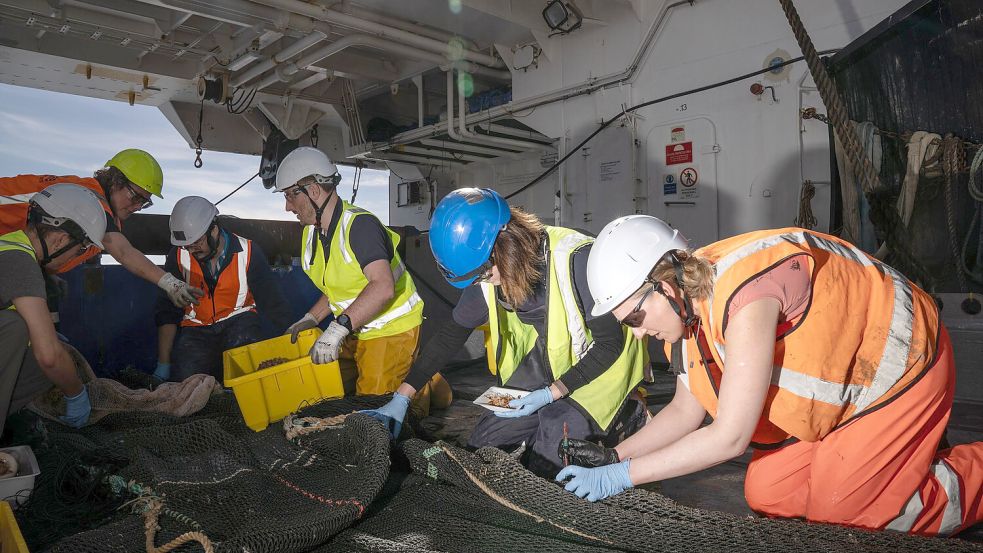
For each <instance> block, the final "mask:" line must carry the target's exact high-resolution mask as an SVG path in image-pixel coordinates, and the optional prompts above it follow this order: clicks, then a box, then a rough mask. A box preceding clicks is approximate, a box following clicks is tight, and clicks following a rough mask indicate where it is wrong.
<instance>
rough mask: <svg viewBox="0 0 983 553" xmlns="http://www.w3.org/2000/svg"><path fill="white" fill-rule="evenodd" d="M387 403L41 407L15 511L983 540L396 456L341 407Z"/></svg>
mask: <svg viewBox="0 0 983 553" xmlns="http://www.w3.org/2000/svg"><path fill="white" fill-rule="evenodd" d="M387 399H388V398H387V397H367V398H366V397H355V398H346V399H343V400H337V401H326V402H322V403H318V404H316V405H313V406H309V407H307V408H305V409H302V410H301V411H300V412H299V413H297V414H295V415H293V416H290V417H287V418H286V419H285V422H284V423H282V424H276V425H271V426H270V427H269V428H267V429H266V430H264V431H263V432H253V431H251V430H249V429H248V428H247V427H245V426H244V425H243V423H242V420H241V416H240V414H239V411H238V408H237V406H236V404H235V401H234V399H232V397H231V396H230V395H229V394H221V395H218V396H215V397H213V398H212V399H211V401H209V403H208V405H207V406H206V407H205V408H204V409H202V410H201V411H200V412H198V413H196V414H194V415H192V416H189V417H183V418H181V417H173V416H169V415H164V414H159V413H150V412H134V413H113V414H110V415H107V416H106V417H105V418H103V420H102V421H100V422H99V424H97V425H94V426H90V427H87V428H84V429H82V430H79V431H74V430H71V429H68V428H66V427H64V426H62V425H58V424H55V423H52V422H50V421H47V420H44V419H36V421H35V426H34V430H35V432H34V435H35V436H36V438H37V441H36V443H35V444H34V446H35V451H36V452H37V453H38V458H39V461H40V462H41V465H42V474H41V476H40V478H39V482H38V486H37V488H36V490H35V493H34V495H32V496H31V499H30V501H29V502H28V503H27V504H26V505H25V506H23V507H22V508H21V509H20V510H18V511H17V517H18V520H19V522H20V525H21V528H22V530H24V532H25V537H26V538H27V540H28V543H29V544H30V546H31V548H32V549H31V550H32V551H34V552H35V553H39V552H41V551H52V552H58V553H61V552H73V553H74V552H80V553H86V552H96V551H99V552H102V551H119V552H133V553H142V552H153V553H157V552H160V553H163V552H164V551H169V550H174V551H180V552H192V551H194V552H200V551H203V550H204V551H230V552H231V551H237V552H249V553H263V552H301V551H313V552H316V553H328V552H353V551H364V552H404V551H423V552H428V551H432V552H437V551H440V552H452V551H466V552H471V551H489V552H498V551H501V552H512V551H537V553H551V552H554V551H556V552H561V551H562V552H572V553H581V552H600V551H646V552H647V551H735V550H741V551H744V552H748V553H753V552H758V551H761V552H768V553H773V552H774V551H790V552H791V551H830V552H835V553H842V552H843V551H874V552H880V551H883V552H892V553H893V552H899V551H919V552H922V551H924V552H934V551H939V552H942V551H945V552H956V553H958V552H962V551H983V546H980V545H978V544H973V543H969V542H965V541H962V540H958V539H952V540H943V539H927V538H917V537H911V536H907V535H903V534H897V533H891V532H868V531H864V530H857V529H850V528H841V527H835V526H830V525H820V524H810V523H804V522H798V521H782V520H770V519H762V518H754V517H739V516H734V515H728V514H724V513H718V512H710V511H704V510H700V509H694V508H689V507H684V506H681V505H678V504H676V503H674V502H673V501H672V500H670V499H668V498H666V497H664V496H662V495H661V494H658V493H653V492H649V491H644V490H630V491H628V492H626V493H624V494H620V495H618V496H615V497H613V498H610V499H608V500H605V501H603V502H599V503H589V502H587V501H585V500H582V499H579V498H577V497H576V496H574V495H573V494H570V493H568V492H566V491H565V490H563V488H562V487H561V486H559V485H557V484H556V483H554V482H552V481H549V480H545V479H542V478H539V477H536V476H534V475H533V474H532V473H530V472H529V471H527V470H526V469H525V468H523V467H522V465H521V464H520V463H519V462H518V461H517V460H516V459H514V458H513V457H512V456H510V455H509V454H507V453H505V452H503V451H500V450H497V449H493V448H483V449H480V450H478V451H476V452H468V451H465V450H463V449H459V448H457V447H455V446H452V445H448V444H446V443H444V442H437V443H431V442H428V441H424V440H421V439H418V438H414V437H411V438H409V439H407V440H404V441H402V442H400V445H399V446H398V447H397V449H396V450H395V451H394V452H393V455H392V457H390V440H389V436H388V434H387V432H386V430H385V429H384V428H383V426H382V425H381V424H378V423H377V422H376V421H374V420H372V419H370V418H368V417H366V416H363V415H350V416H345V415H348V414H349V413H351V412H352V411H354V410H359V409H365V408H373V407H378V406H380V405H381V404H383V403H384V402H385V401H386V400H387ZM410 422H411V423H412V422H413V421H410ZM408 426H412V424H411V425H408ZM404 428H407V427H404ZM407 433H408V434H413V431H412V430H407ZM288 436H289V438H288ZM391 462H392V464H390V463H391ZM182 540H183V541H182ZM165 544H166V545H167V546H169V547H170V546H177V547H175V548H174V549H167V548H164V547H163V546H165Z"/></svg>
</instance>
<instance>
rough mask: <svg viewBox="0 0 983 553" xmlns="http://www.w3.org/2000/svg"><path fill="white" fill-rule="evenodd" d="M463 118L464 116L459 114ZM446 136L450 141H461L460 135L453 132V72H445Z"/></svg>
mask: <svg viewBox="0 0 983 553" xmlns="http://www.w3.org/2000/svg"><path fill="white" fill-rule="evenodd" d="M461 117H464V114H463V113H462V114H461ZM447 136H449V137H451V140H456V141H458V142H460V141H461V135H459V134H457V131H455V130H454V72H453V71H451V70H450V69H448V70H447Z"/></svg>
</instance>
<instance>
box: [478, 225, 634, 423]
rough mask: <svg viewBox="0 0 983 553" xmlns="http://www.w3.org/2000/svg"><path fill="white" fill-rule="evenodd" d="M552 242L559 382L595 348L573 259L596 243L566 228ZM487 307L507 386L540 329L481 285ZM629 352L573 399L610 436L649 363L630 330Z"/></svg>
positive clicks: (551, 337) (551, 324) (552, 328)
mask: <svg viewBox="0 0 983 553" xmlns="http://www.w3.org/2000/svg"><path fill="white" fill-rule="evenodd" d="M546 231H547V235H548V240H549V251H548V255H549V263H548V264H547V265H548V274H547V275H546V277H547V283H548V290H547V296H546V297H547V302H548V303H547V306H546V334H547V335H546V347H545V351H544V352H543V353H544V354H545V355H547V357H548V359H547V361H548V362H549V367H550V370H551V371H552V377H553V379H554V380H556V379H558V378H560V377H561V376H563V375H564V374H566V373H567V371H569V370H570V368H571V367H573V366H574V365H575V364H576V363H577V362H579V361H580V360H581V359H582V358H583V357H584V356H585V355H587V353H588V352H589V351H590V348H591V347H592V346H593V344H594V340H593V337H592V336H591V334H590V329H589V328H587V324H586V322H585V320H584V315H583V312H582V311H581V309H580V304H579V302H578V301H577V292H576V288H575V286H574V283H573V278H572V266H571V264H572V256H573V254H574V252H575V251H576V250H578V249H579V248H581V247H583V246H585V245H587V244H590V243H591V242H592V241H593V239H592V238H590V237H588V236H585V235H583V234H580V233H578V232H576V231H573V230H570V229H565V228H561V227H547V228H546ZM481 290H482V293H483V294H484V297H485V303H486V305H487V306H488V324H489V331H490V333H489V334H490V339H491V343H492V351H494V352H496V356H497V358H496V366H497V368H498V375H499V379H500V381H501V382H502V383H503V384H508V381H509V379H510V378H512V376H513V375H514V374H516V372H517V371H519V370H522V367H521V363H522V360H523V359H524V358H525V356H526V355H527V354H528V353H529V352H530V351H531V350H532V348H533V346H534V345H535V342H536V340H537V339H538V334H537V332H536V329H535V327H533V326H532V325H528V324H525V323H523V322H522V321H521V320H519V317H518V316H517V315H516V314H515V312H513V311H508V310H506V309H505V308H504V307H502V306H501V305H499V303H498V300H497V299H496V297H495V287H494V286H492V285H491V284H488V283H482V284H481ZM622 331H623V339H624V346H623V347H622V351H621V354H620V355H619V357H618V359H616V360H615V361H614V363H612V364H611V366H610V367H608V369H607V370H605V371H604V372H603V373H602V374H601V375H600V376H598V377H597V378H595V379H594V380H592V381H591V382H589V383H587V384H585V385H584V386H582V387H581V388H579V389H577V390H575V391H574V392H573V393H572V394H571V395H570V399H571V400H573V401H574V402H575V403H576V404H577V405H579V406H580V407H581V408H583V409H584V410H585V411H586V412H587V413H588V414H589V415H590V417H591V418H593V419H594V421H595V422H596V423H597V424H598V426H600V427H601V429H603V430H607V429H608V427H609V426H610V424H611V422H612V421H613V420H614V417H615V416H616V415H617V413H618V410H619V409H620V408H621V406H622V404H623V403H624V401H625V398H626V397H627V396H628V393H629V392H631V390H633V389H634V387H635V386H636V385H637V384H638V383H639V382H641V380H642V376H643V374H644V368H645V365H646V364H647V363H648V358H647V351H646V348H645V344H644V342H642V341H640V340H636V339H635V338H634V336H632V334H631V332H630V329H628V328H626V327H622Z"/></svg>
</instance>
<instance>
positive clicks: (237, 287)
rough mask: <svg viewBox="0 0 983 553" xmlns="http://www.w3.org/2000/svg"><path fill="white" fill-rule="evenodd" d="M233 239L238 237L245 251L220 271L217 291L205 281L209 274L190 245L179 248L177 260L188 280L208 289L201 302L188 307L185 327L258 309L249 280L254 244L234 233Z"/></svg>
mask: <svg viewBox="0 0 983 553" xmlns="http://www.w3.org/2000/svg"><path fill="white" fill-rule="evenodd" d="M229 238H230V239H232V240H238V241H239V245H240V246H241V248H242V250H241V251H239V252H236V253H235V254H234V255H233V256H232V259H231V260H229V264H228V265H227V266H226V267H225V268H224V269H223V270H222V272H221V273H219V275H218V281H217V282H216V284H215V289H214V290H213V289H211V288H210V287H209V286H208V284H207V283H206V282H205V275H204V273H203V272H202V270H201V265H199V264H198V260H197V259H195V256H193V255H191V253H190V252H188V250H187V249H186V248H178V250H177V262H178V267H179V268H180V271H181V274H182V275H183V276H184V280H185V281H186V282H187V283H188V284H189V285H190V286H193V287H195V288H200V289H201V290H204V291H205V295H204V296H202V297H201V299H200V303H199V304H198V305H194V304H191V305H188V306H187V307H185V308H184V319H183V320H182V321H181V326H207V325H212V324H215V323H217V322H219V321H224V320H225V319H228V318H230V317H234V316H236V315H238V314H240V313H245V312H246V311H256V301H255V300H253V293H252V291H251V290H250V289H249V283H248V282H247V279H246V272H247V271H248V270H249V259H250V257H251V256H252V251H253V243H252V241H251V240H247V239H245V238H243V237H241V236H237V235H235V234H232V233H231V232H230V233H229Z"/></svg>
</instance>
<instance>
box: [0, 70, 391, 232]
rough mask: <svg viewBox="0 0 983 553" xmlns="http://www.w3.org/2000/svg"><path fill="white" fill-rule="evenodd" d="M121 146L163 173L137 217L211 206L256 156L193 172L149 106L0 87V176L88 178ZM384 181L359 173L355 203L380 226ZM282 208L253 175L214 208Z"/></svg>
mask: <svg viewBox="0 0 983 553" xmlns="http://www.w3.org/2000/svg"><path fill="white" fill-rule="evenodd" d="M257 140H258V138H257ZM125 148H140V149H143V150H146V151H148V152H150V154H151V155H153V156H154V157H155V158H157V161H158V162H159V163H160V165H161V169H163V171H164V191H163V193H164V199H159V198H156V197H155V198H154V205H152V206H151V207H150V208H148V209H146V210H145V211H143V212H142V213H158V214H170V212H171V208H173V207H174V203H175V202H177V200H179V199H181V198H183V197H184V196H191V195H197V196H204V197H206V198H208V199H209V200H211V201H213V202H215V201H218V200H219V199H221V198H222V197H223V196H225V195H226V194H228V193H229V192H231V191H232V190H234V189H235V188H236V187H237V186H239V185H240V184H242V183H243V182H244V181H245V180H246V179H248V178H249V177H251V176H252V175H254V174H255V173H256V172H257V171H258V170H259V156H249V155H242V154H230V153H225V152H211V151H207V150H206V151H205V152H204V153H203V154H202V160H203V162H204V165H203V166H202V168H201V169H196V168H195V167H194V159H195V153H194V150H193V149H191V148H189V147H188V145H187V143H186V142H185V141H184V139H183V138H181V135H180V134H178V132H177V130H175V129H174V127H173V126H171V124H170V123H169V122H168V121H167V119H166V118H165V117H164V115H163V114H162V113H161V112H160V110H158V109H157V108H155V107H151V106H141V105H135V106H130V105H128V104H127V103H125V102H117V101H110V100H101V99H95V98H88V97H83V96H74V95H71V94H63V93H59V92H49V91H46V90H39V89H34V88H25V87H19V86H12V85H6V84H0V176H14V175H21V174H54V175H78V176H92V173H93V172H94V171H95V170H96V169H99V168H100V167H102V164H103V163H105V162H106V160H108V159H110V158H111V157H112V156H113V155H114V154H115V153H116V152H118V151H119V150H123V149H125ZM339 170H340V171H341V175H342V180H341V184H340V185H339V186H338V192H339V194H340V195H341V197H342V198H344V199H348V200H350V199H351V192H352V182H353V181H352V179H353V174H354V169H352V168H351V167H346V166H340V167H339ZM388 183H389V173H388V171H377V170H371V169H365V170H363V171H362V179H361V184H360V186H359V192H358V198H357V200H356V203H357V204H358V205H359V206H361V207H363V208H365V209H367V210H369V211H371V212H373V213H375V214H376V215H377V216H378V217H379V218H380V219H381V220H382V221H383V222H384V223H388V221H389V207H388V204H389V202H388V196H389V185H388ZM283 203H284V202H283V195H282V194H273V193H271V192H270V191H269V190H266V189H265V188H263V183H262V181H261V180H260V179H259V178H258V177H257V178H256V179H254V180H253V181H252V182H250V183H249V184H247V185H246V186H245V187H244V188H243V189H242V190H240V191H239V192H236V193H235V194H234V195H233V196H231V197H230V198H229V199H227V200H225V201H224V202H222V203H221V204H220V205H219V206H218V208H219V212H220V213H222V214H226V215H235V216H236V217H240V218H243V219H247V218H248V219H275V220H286V221H295V220H296V218H295V217H294V215H293V214H292V213H289V212H287V211H285V210H284V208H283Z"/></svg>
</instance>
